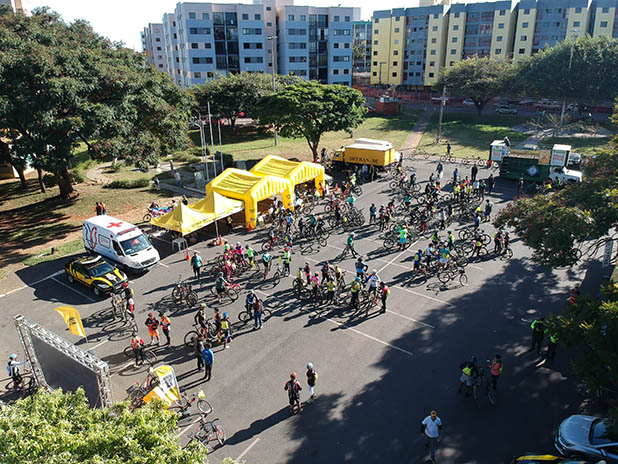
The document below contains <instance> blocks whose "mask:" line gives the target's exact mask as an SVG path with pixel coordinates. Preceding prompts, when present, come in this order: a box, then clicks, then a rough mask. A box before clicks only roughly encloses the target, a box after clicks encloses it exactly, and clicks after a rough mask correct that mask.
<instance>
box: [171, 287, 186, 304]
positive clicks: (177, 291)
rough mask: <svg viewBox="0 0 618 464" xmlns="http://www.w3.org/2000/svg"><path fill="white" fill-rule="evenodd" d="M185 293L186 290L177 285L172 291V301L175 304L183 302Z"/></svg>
mask: <svg viewBox="0 0 618 464" xmlns="http://www.w3.org/2000/svg"><path fill="white" fill-rule="evenodd" d="M184 293H185V289H184V287H182V286H180V285H177V286H176V287H174V290H172V300H174V303H176V304H178V303H180V302H181V301H182V297H183V295H184Z"/></svg>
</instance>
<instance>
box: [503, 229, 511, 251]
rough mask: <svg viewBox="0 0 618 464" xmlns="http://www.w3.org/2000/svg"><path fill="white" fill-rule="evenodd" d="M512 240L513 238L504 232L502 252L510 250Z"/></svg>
mask: <svg viewBox="0 0 618 464" xmlns="http://www.w3.org/2000/svg"><path fill="white" fill-rule="evenodd" d="M510 240H511V238H510V237H509V233H508V232H504V235H503V236H502V250H503V251H506V250H508V249H509V244H510Z"/></svg>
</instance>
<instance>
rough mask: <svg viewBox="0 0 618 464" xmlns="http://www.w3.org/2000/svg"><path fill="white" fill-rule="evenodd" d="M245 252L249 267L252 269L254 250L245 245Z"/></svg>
mask: <svg viewBox="0 0 618 464" xmlns="http://www.w3.org/2000/svg"><path fill="white" fill-rule="evenodd" d="M245 250H246V251H247V261H249V266H250V267H253V265H254V264H255V260H254V257H255V250H254V249H253V248H251V246H250V245H247V246H246V247H245Z"/></svg>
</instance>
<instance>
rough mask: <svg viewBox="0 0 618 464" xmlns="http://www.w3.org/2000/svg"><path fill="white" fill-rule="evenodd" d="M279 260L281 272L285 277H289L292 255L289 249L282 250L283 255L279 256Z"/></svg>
mask: <svg viewBox="0 0 618 464" xmlns="http://www.w3.org/2000/svg"><path fill="white" fill-rule="evenodd" d="M279 260H280V261H283V272H284V273H285V275H290V272H291V271H290V263H291V262H292V253H291V252H290V248H289V247H287V246H286V247H284V248H283V254H282V255H281V256H279Z"/></svg>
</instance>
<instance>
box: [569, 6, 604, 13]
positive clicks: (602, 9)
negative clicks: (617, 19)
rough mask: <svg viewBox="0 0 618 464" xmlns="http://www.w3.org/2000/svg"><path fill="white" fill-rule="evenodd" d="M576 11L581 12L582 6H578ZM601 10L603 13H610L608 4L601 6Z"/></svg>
mask: <svg viewBox="0 0 618 464" xmlns="http://www.w3.org/2000/svg"><path fill="white" fill-rule="evenodd" d="M577 10H580V11H577ZM576 12H577V13H581V8H577V9H576ZM601 12H602V13H609V7H608V6H604V7H603V8H601Z"/></svg>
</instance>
